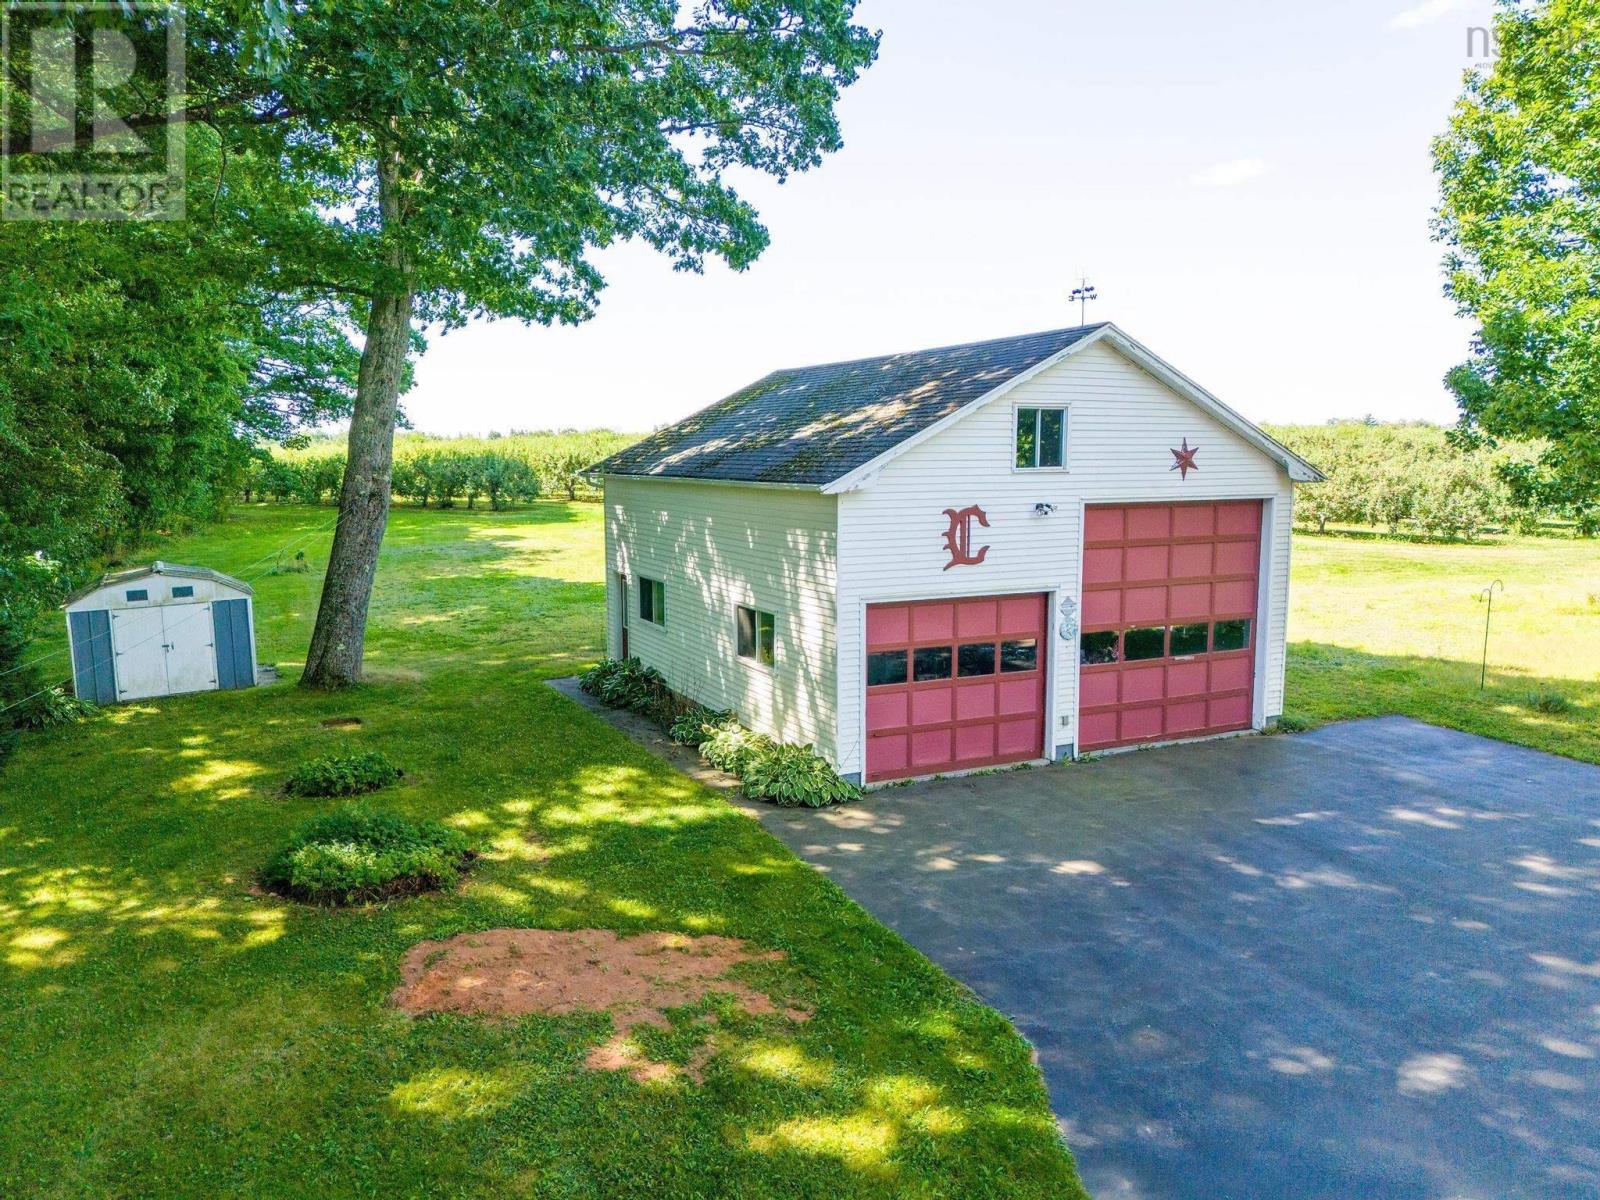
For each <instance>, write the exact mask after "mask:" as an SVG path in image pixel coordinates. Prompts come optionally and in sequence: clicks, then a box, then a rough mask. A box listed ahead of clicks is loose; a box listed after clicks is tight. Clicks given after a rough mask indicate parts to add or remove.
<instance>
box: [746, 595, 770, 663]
mask: <svg viewBox="0 0 1600 1200" xmlns="http://www.w3.org/2000/svg"><path fill="white" fill-rule="evenodd" d="M738 614H739V657H740V658H751V659H754V660H755V661H756V662H758V663H760V664H761V665H762V666H764V667H770V666H771V665H772V664H773V663H774V662H775V661H776V660H777V637H778V632H777V631H778V620H777V618H776V617H774V616H773V615H772V614H771V613H769V612H762V611H761V610H760V609H757V608H746V607H745V606H744V605H742V604H741V605H739V608H738Z"/></svg>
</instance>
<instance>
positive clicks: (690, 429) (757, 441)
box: [590, 325, 1103, 487]
mask: <svg viewBox="0 0 1600 1200" xmlns="http://www.w3.org/2000/svg"><path fill="white" fill-rule="evenodd" d="M1102 327H1103V326H1101V325H1085V326H1079V327H1078V328H1075V329H1053V330H1050V331H1048V332H1045V333H1029V334H1023V335H1022V336H1020V337H1008V338H999V339H996V340H995V341H990V342H969V343H967V344H966V345H962V346H944V347H941V348H939V349H936V350H915V351H912V352H911V353H908V354H888V355H883V356H881V357H878V358H862V359H856V360H855V361H853V362H840V363H827V364H824V365H822V366H816V367H791V368H788V369H785V370H781V371H774V372H773V373H772V374H770V375H768V376H767V377H766V378H764V379H758V380H756V382H755V383H752V384H750V385H749V386H748V387H745V388H742V389H740V390H739V391H737V392H735V393H734V394H733V395H731V396H729V397H728V398H727V399H726V400H721V401H719V402H717V403H716V404H713V405H712V406H711V407H710V408H705V409H702V410H701V411H699V412H697V413H695V414H694V415H693V416H690V417H686V418H684V419H683V420H682V421H679V422H678V423H677V424H676V425H669V426H668V427H667V428H666V429H662V430H659V431H657V432H656V433H653V434H651V435H650V436H649V437H647V438H645V439H644V440H643V441H641V442H636V443H635V444H634V445H632V446H629V447H628V448H627V449H626V450H622V451H620V452H619V453H617V454H613V455H612V456H611V457H610V458H608V459H606V460H605V461H603V462H599V463H596V464H595V465H594V466H593V467H591V468H590V471H591V472H592V473H594V474H601V475H649V476H660V477H675V478H680V479H721V480H731V481H735V482H740V483H792V484H810V485H815V486H818V487H820V486H822V485H823V484H827V483H831V482H833V481H834V480H836V479H838V478H839V477H840V476H842V475H846V474H848V473H849V472H851V471H853V470H855V469H856V468H857V467H859V466H862V465H864V464H866V463H869V462H871V461H872V460H873V459H875V458H877V457H878V456H879V455H880V454H882V453H884V452H885V451H886V450H889V449H892V448H893V447H894V446H897V445H899V444H900V443H901V442H903V441H905V440H906V439H907V438H909V437H912V436H913V435H915V434H917V433H920V432H921V431H922V430H924V429H926V428H928V427H929V426H930V425H933V424H935V423H937V422H938V421H941V420H943V419H944V418H945V417H948V416H950V415H951V414H953V413H955V412H957V411H958V410H960V409H961V408H962V407H964V406H965V405H967V404H970V403H971V402H972V401H974V400H977V399H978V398H979V397H981V396H985V395H987V394H988V393H989V392H992V391H993V390H994V389H995V388H997V387H999V386H1000V385H1001V384H1003V383H1005V382H1006V381H1007V380H1008V379H1011V378H1013V377H1015V376H1017V375H1020V374H1021V373H1022V372H1024V371H1027V370H1029V369H1031V368H1033V367H1036V366H1038V365H1039V364H1040V363H1042V362H1044V361H1045V360H1046V359H1048V358H1051V357H1053V356H1054V355H1056V354H1059V353H1060V352H1061V351H1063V350H1065V349H1066V348H1067V347H1068V346H1071V345H1073V344H1074V343H1076V342H1078V341H1081V340H1083V339H1084V338H1086V337H1088V336H1090V335H1091V334H1093V333H1095V332H1096V331H1097V330H1099V329H1101V328H1102Z"/></svg>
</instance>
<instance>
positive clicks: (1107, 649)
mask: <svg viewBox="0 0 1600 1200" xmlns="http://www.w3.org/2000/svg"><path fill="white" fill-rule="evenodd" d="M1120 636H1121V635H1119V634H1118V633H1117V632H1116V630H1114V629H1103V630H1100V631H1099V632H1096V633H1086V634H1084V635H1083V636H1082V637H1081V638H1079V639H1078V659H1079V661H1080V662H1082V663H1083V665H1084V666H1086V667H1103V666H1106V665H1108V664H1110V663H1114V662H1117V661H1118V660H1119V659H1120V658H1121V655H1120V654H1119V653H1118V641H1119V639H1120Z"/></svg>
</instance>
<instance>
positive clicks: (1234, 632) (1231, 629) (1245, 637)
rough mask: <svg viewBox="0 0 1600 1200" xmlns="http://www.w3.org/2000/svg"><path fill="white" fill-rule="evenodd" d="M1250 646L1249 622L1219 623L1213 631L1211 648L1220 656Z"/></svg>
mask: <svg viewBox="0 0 1600 1200" xmlns="http://www.w3.org/2000/svg"><path fill="white" fill-rule="evenodd" d="M1249 645H1250V622H1249V621H1218V622H1217V623H1216V625H1215V626H1213V627H1212V631H1211V648H1212V649H1213V650H1215V651H1216V652H1217V653H1218V654H1221V653H1223V652H1225V651H1228V650H1243V649H1245V648H1247V647H1248V646H1249Z"/></svg>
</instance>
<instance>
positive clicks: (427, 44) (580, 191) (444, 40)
mask: <svg viewBox="0 0 1600 1200" xmlns="http://www.w3.org/2000/svg"><path fill="white" fill-rule="evenodd" d="M854 7H855V4H854V0H705V2H703V3H698V4H696V5H694V6H693V7H692V8H691V9H688V10H686V11H680V5H679V4H677V3H672V2H654V0H652V2H649V3H638V2H636V0H599V2H597V0H544V2H541V3H517V2H512V3H504V4H461V3H456V2H455V0H414V2H412V3H407V4H398V3H394V2H393V0H349V2H348V3H339V4H318V5H293V6H291V5H283V4H277V3H274V4H270V5H267V6H264V7H263V6H258V5H253V4H250V5H246V4H241V3H231V4H204V3H201V4H196V5H191V6H190V8H189V13H188V21H189V28H190V33H191V38H190V45H191V49H190V56H189V85H188V86H189V90H190V93H191V95H190V104H191V106H192V108H193V115H195V116H197V117H199V116H203V118H204V119H205V120H206V121H207V122H208V123H209V124H210V125H211V126H212V127H214V128H218V129H221V130H222V131H223V132H224V136H225V137H227V138H228V139H229V143H230V145H236V146H238V147H239V148H241V149H243V150H246V151H251V152H254V153H256V154H258V155H260V157H261V158H262V159H263V160H270V161H273V162H276V163H279V164H280V165H281V167H282V170H283V171H284V173H285V175H286V177H287V178H289V179H291V180H293V181H295V182H298V183H302V184H304V185H306V186H314V187H316V188H318V189H321V191H322V192H323V193H324V196H323V203H322V204H321V205H320V206H319V207H318V208H317V209H316V210H315V211H316V213H317V215H318V216H319V218H320V220H319V222H318V224H317V227H316V228H314V229H313V228H309V227H305V225H304V222H303V221H301V220H300V217H301V216H302V215H303V214H302V212H301V210H296V213H295V214H294V216H295V220H294V221H293V222H288V223H285V222H274V223H271V224H270V225H269V227H267V228H266V229H265V230H264V233H263V237H264V240H266V241H268V242H270V244H272V245H273V246H274V247H275V248H276V250H277V252H278V254H279V263H280V265H279V267H278V271H279V274H280V275H282V276H285V277H290V278H294V279H296V280H303V279H310V278H312V277H315V278H316V279H317V280H320V281H321V283H322V285H323V286H324V287H325V288H326V293H327V295H328V296H329V297H331V298H334V299H335V300H337V301H338V302H340V303H345V304H348V305H350V306H351V309H352V311H353V312H355V313H357V314H358V315H359V318H360V320H361V323H362V326H363V331H364V333H365V339H364V342H365V346H364V353H363V359H362V365H361V372H360V378H359V384H358V389H357V397H356V402H355V405H354V413H353V419H352V422H351V427H350V437H349V449H348V453H347V469H346V472H345V478H344V485H343V490H342V495H341V516H340V521H339V526H338V530H337V533H336V535H335V539H334V545H333V549H332V552H331V555H330V561H329V568H328V572H327V576H326V579H325V584H324V589H323V596H322V602H321V605H320V607H319V611H318V619H317V627H316V629H315V631H314V633H313V635H312V642H311V648H310V653H309V655H308V661H307V665H306V671H305V674H304V675H303V676H302V682H303V683H305V684H307V685H309V686H340V685H343V684H346V683H350V682H353V681H354V680H355V679H357V678H358V677H359V675H360V668H361V660H362V645H363V638H364V631H365V623H366V609H367V604H368V601H369V598H370V595H371V586H372V577H373V573H374V571H375V570H376V563H377V553H378V547H379V544H380V543H381V540H382V534H383V527H384V523H385V520H386V518H387V506H388V503H389V495H390V483H391V481H390V471H391V467H392V453H393V448H392V441H393V434H394V426H395V419H396V414H397V401H398V396H399V394H400V391H401V390H402V389H403V387H404V372H405V363H406V356H407V354H408V352H409V351H410V350H411V349H413V348H414V346H415V344H416V343H415V339H414V326H415V325H417V324H420V325H421V326H424V327H427V326H435V327H449V326H452V325H457V324H460V323H461V322H463V321H465V320H467V319H468V318H469V317H473V316H500V317H515V318H518V319H521V320H524V321H533V322H540V323H551V322H556V321H562V322H577V321H581V320H584V319H585V318H587V317H588V316H589V315H590V314H591V313H592V312H593V310H594V306H595V303H596V298H597V295H598V292H599V289H600V287H601V285H602V282H603V281H602V279H601V276H600V273H599V271H598V270H597V268H596V267H595V265H594V263H593V261H592V260H591V257H590V254H591V251H592V249H593V248H595V247H603V246H607V245H610V244H612V243H614V242H616V241H618V240H623V239H638V240H641V241H643V242H645V243H646V244H648V245H650V246H652V247H654V248H655V249H657V250H659V251H661V252H662V253H664V254H666V255H667V256H668V257H669V258H670V259H671V260H672V262H673V264H674V265H675V266H677V267H678V268H680V269H685V270H699V269H700V268H701V267H702V266H703V264H704V262H705V260H706V259H707V258H708V257H715V258H720V259H722V260H724V261H725V262H727V263H728V264H729V265H731V266H733V267H734V268H736V269H738V268H743V267H746V266H748V265H749V264H750V263H751V262H753V261H754V259H755V258H756V257H757V255H759V254H760V253H761V251H762V250H763V249H764V248H765V246H766V244H767V240H768V239H767V232H766V230H765V229H764V228H763V227H762V225H761V223H760V221H759V219H758V217H757V214H756V212H755V210H754V209H753V207H752V206H751V205H750V204H749V202H747V201H746V200H744V199H743V197H741V196H740V195H739V193H738V192H737V191H736V190H735V188H734V186H733V183H732V179H731V175H732V174H733V173H734V172H751V171H754V172H760V173H764V174H767V175H771V176H774V177H776V178H779V179H782V178H784V177H786V176H788V175H789V174H790V173H791V172H795V171H803V170H806V169H808V168H810V167H813V166H815V165H816V164H817V163H819V162H820V160H821V157H822V155H823V154H824V153H826V152H828V151H831V150H834V149H837V148H838V147H839V145H840V144H841V140H840V135H839V127H838V123H837V119H836V116H835V106H836V103H837V100H838V97H839V94H840V91H841V89H842V88H844V87H846V86H848V85H849V84H850V83H852V82H853V81H854V80H855V79H856V77H857V75H858V74H859V73H860V72H861V71H862V70H864V69H865V68H866V67H867V66H868V65H869V64H870V63H871V61H872V59H873V58H874V56H875V54H876V51H877V37H876V35H874V34H872V33H870V32H869V31H867V30H865V29H863V28H861V27H860V26H857V25H855V24H853V23H852V20H851V18H852V16H853V12H854ZM263 17H264V18H265V19H263ZM353 48H359V51H355V50H353ZM289 234H294V236H288V235H289Z"/></svg>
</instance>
